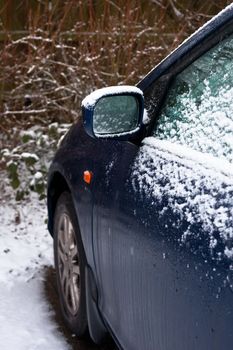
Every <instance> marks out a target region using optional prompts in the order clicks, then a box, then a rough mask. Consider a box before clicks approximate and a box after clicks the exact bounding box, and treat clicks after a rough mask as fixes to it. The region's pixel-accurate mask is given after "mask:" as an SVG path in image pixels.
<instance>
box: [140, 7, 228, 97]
mask: <svg viewBox="0 0 233 350" xmlns="http://www.w3.org/2000/svg"><path fill="white" fill-rule="evenodd" d="M232 20H233V3H232V4H230V5H229V6H227V7H226V8H224V9H223V10H222V11H221V12H219V13H218V14H217V15H216V16H214V17H213V18H212V19H211V20H209V21H208V22H207V23H205V24H204V25H203V26H202V27H200V28H199V29H198V30H197V31H195V32H194V33H193V34H191V35H190V36H189V37H188V38H187V39H185V40H184V41H183V42H182V43H181V45H180V46H178V47H177V48H176V49H175V50H174V51H172V52H171V53H170V54H169V55H168V56H167V57H165V58H164V59H163V60H162V61H161V62H160V63H159V64H158V65H157V66H155V67H154V68H153V69H152V70H151V71H150V72H149V73H148V74H147V75H146V76H145V77H144V78H143V79H142V80H141V81H139V83H138V84H137V85H136V86H137V87H138V88H140V89H141V90H142V91H144V90H145V89H146V88H147V87H149V86H150V85H151V84H152V83H153V81H154V80H156V79H158V78H159V77H160V76H161V75H163V73H164V72H165V71H167V70H168V69H169V68H170V67H171V66H172V65H174V63H176V62H177V61H178V60H180V59H181V58H182V57H184V56H185V55H186V54H187V53H189V52H190V51H191V50H192V49H193V48H195V47H196V46H198V45H199V44H200V43H201V42H202V41H204V40H206V39H207V38H208V37H210V35H214V34H215V33H217V32H218V31H220V29H221V28H223V27H225V26H226V25H227V24H228V23H230V22H231V21H232Z"/></svg>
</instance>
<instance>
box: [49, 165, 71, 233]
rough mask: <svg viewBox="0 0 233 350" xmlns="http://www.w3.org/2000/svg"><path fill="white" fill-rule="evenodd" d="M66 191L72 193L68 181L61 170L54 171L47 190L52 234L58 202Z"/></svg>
mask: <svg viewBox="0 0 233 350" xmlns="http://www.w3.org/2000/svg"><path fill="white" fill-rule="evenodd" d="M65 191H66V192H70V193H71V190H70V187H69V185H68V182H67V181H66V179H65V177H64V176H63V175H62V174H61V173H60V172H58V171H56V172H54V173H53V174H52V176H51V177H50V180H49V184H48V190H47V207H48V230H49V232H50V234H51V235H52V236H53V224H54V213H55V209H56V204H57V201H58V198H59V197H60V195H61V194H62V193H63V192H65Z"/></svg>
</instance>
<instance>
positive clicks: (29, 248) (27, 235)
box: [0, 199, 69, 350]
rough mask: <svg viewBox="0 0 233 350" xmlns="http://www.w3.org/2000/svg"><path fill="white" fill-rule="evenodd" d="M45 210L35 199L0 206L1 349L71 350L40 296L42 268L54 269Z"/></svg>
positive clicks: (3, 203)
mask: <svg viewBox="0 0 233 350" xmlns="http://www.w3.org/2000/svg"><path fill="white" fill-rule="evenodd" d="M46 217H47V214H46V206H45V203H43V204H41V202H39V201H38V200H37V199H34V200H32V201H31V202H28V203H26V202H24V203H22V204H17V206H16V205H15V204H9V203H8V201H3V200H2V204H1V207H0V325H1V326H0V339H1V342H0V344H1V345H0V348H1V350H9V349H17V350H27V349H28V350H29V349H30V350H32V349H33V350H42V349H43V350H45V349H49V350H53V349H54V350H55V349H56V350H59V349H67V348H69V346H68V344H67V343H66V341H65V340H64V339H63V337H62V335H61V333H59V331H58V329H57V326H56V324H55V322H53V319H52V311H51V310H50V309H49V305H48V304H47V302H46V299H45V295H43V283H44V281H43V267H44V266H45V265H47V266H48V265H51V264H53V256H52V252H53V249H52V239H51V237H50V235H49V233H48V231H47V228H46V224H45V219H46Z"/></svg>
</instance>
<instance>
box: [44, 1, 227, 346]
mask: <svg viewBox="0 0 233 350" xmlns="http://www.w3.org/2000/svg"><path fill="white" fill-rule="evenodd" d="M82 116H83V120H80V121H77V123H75V124H74V125H73V126H72V127H71V129H70V130H69V132H68V133H67V135H66V136H65V138H64V139H63V141H62V143H61V145H60V148H59V149H58V151H57V153H56V155H55V158H54V160H53V163H52V165H51V168H50V172H49V179H48V216H49V221H48V227H49V231H50V232H51V234H52V236H53V238H54V254H55V266H56V272H57V284H58V290H59V297H60V303H61V308H62V313H63V316H64V319H65V320H66V322H67V324H68V325H69V327H70V328H71V329H72V331H73V332H75V333H76V334H77V335H78V336H80V337H82V336H84V335H86V334H87V331H89V334H90V336H91V338H92V339H93V340H94V341H95V342H97V343H99V342H101V341H102V340H103V339H104V337H105V336H106V334H107V333H110V334H111V335H112V337H113V338H114V340H115V341H116V343H117V344H118V346H119V348H122V349H127V350H157V349H158V350H171V349H172V350H194V349H195V350H207V349H211V350H214V349H216V350H224V349H228V350H229V349H232V347H233V345H232V344H233V294H232V293H233V6H232V5H230V6H229V7H227V8H226V9H225V10H224V11H222V12H221V13H220V14H219V15H218V16H217V17H215V18H214V19H212V20H211V21H210V22H208V23H207V24H206V25H205V26H204V27H202V28H201V29H200V30H199V31H197V32H196V33H195V34H194V35H192V36H191V37H190V38H189V39H188V40H186V41H185V42H184V43H183V44H182V45H181V46H180V47H178V48H177V49H176V50H175V51H174V52H172V53H171V54H170V55H169V56H168V57H167V58H166V59H164V60H163V61H162V62H161V63H160V64H159V65H158V66H156V67H155V68H154V69H153V70H152V71H151V72H150V73H149V74H148V75H147V76H146V77H145V78H144V79H143V80H142V81H140V82H139V83H138V85H137V86H136V87H129V86H118V87H110V88H104V89H100V90H97V91H95V92H93V93H92V94H90V95H89V96H87V97H86V98H85V99H84V100H83V103H82Z"/></svg>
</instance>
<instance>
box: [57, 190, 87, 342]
mask: <svg viewBox="0 0 233 350" xmlns="http://www.w3.org/2000/svg"><path fill="white" fill-rule="evenodd" d="M53 235H54V261H55V269H56V277H57V288H58V294H59V299H60V305H61V311H62V315H63V317H64V319H65V322H66V324H67V325H68V327H69V328H70V330H71V331H72V332H73V333H75V334H76V335H77V336H78V337H79V338H83V337H86V336H87V334H88V331H87V330H88V325H87V314H86V295H85V265H86V257H85V253H84V248H83V245H82V240H81V235H80V230H79V224H78V220H77V217H76V213H75V209H74V205H73V201H72V197H71V194H70V193H69V192H63V193H62V194H61V196H60V197H59V199H58V201H57V205H56V210H55V216H54V230H53Z"/></svg>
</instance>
